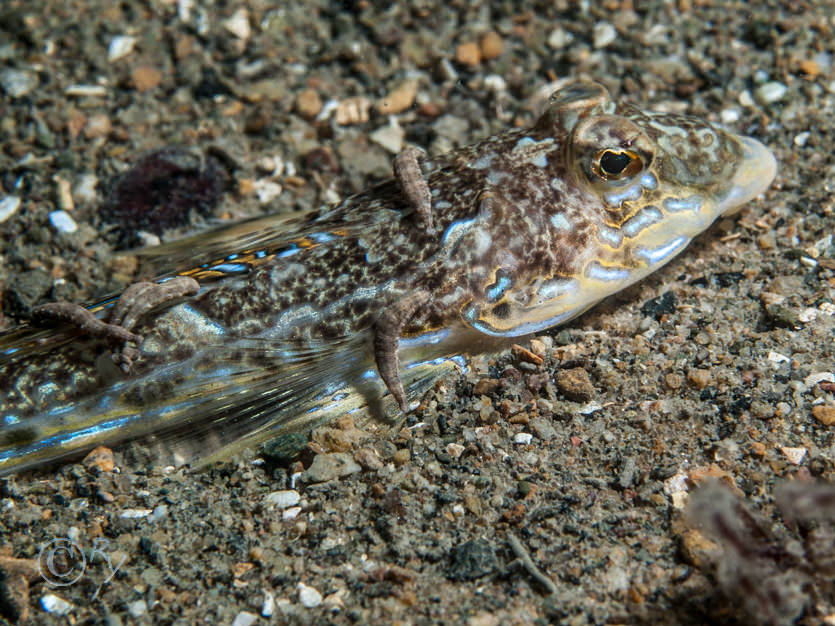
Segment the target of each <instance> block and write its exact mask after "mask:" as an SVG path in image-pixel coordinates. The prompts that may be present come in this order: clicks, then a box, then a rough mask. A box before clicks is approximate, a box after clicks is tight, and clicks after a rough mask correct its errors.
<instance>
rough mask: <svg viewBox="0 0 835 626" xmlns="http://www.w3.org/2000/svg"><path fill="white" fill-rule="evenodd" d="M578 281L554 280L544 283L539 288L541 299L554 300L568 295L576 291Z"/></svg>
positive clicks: (572, 279) (567, 279) (570, 279)
mask: <svg viewBox="0 0 835 626" xmlns="http://www.w3.org/2000/svg"><path fill="white" fill-rule="evenodd" d="M577 287H578V284H577V280H576V279H574V278H554V279H552V280H549V281H546V282H544V283H542V286H541V287H540V288H539V297H540V298H542V299H543V300H554V299H555V298H559V297H560V296H564V295H565V294H567V293H571V292H572V291H576V290H577Z"/></svg>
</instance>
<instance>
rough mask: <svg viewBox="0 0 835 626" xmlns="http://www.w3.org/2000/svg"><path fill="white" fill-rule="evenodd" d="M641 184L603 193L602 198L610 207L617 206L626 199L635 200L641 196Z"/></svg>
mask: <svg viewBox="0 0 835 626" xmlns="http://www.w3.org/2000/svg"><path fill="white" fill-rule="evenodd" d="M641 193H642V191H641V186H640V185H631V186H629V187H626V188H624V189H621V190H620V191H613V192H612V193H607V194H604V195H603V200H604V201H605V202H606V204H608V205H609V206H611V207H619V206H620V205H622V204H623V203H624V202H626V201H627V200H637V199H638V198H640V197H641Z"/></svg>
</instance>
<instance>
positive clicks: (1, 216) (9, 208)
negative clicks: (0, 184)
mask: <svg viewBox="0 0 835 626" xmlns="http://www.w3.org/2000/svg"><path fill="white" fill-rule="evenodd" d="M19 208H20V198H19V197H17V196H4V197H3V199H2V200H0V224H2V223H3V222H5V221H6V220H7V219H9V218H10V217H11V216H12V215H14V214H15V213H16V212H17V210H18V209H19Z"/></svg>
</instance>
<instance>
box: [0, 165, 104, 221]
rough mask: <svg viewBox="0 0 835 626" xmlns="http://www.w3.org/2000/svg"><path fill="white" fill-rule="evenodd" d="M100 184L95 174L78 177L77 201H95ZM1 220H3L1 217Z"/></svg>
mask: <svg viewBox="0 0 835 626" xmlns="http://www.w3.org/2000/svg"><path fill="white" fill-rule="evenodd" d="M98 184H99V179H98V177H97V176H96V175H95V174H82V175H81V176H80V177H79V178H78V182H77V183H76V185H75V189H74V190H73V196H74V197H75V201H76V202H77V203H79V204H84V203H88V202H95V201H96V199H97V197H98V195H97V194H96V186H97V185H98ZM0 221H2V220H1V219H0Z"/></svg>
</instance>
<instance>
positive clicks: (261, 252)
mask: <svg viewBox="0 0 835 626" xmlns="http://www.w3.org/2000/svg"><path fill="white" fill-rule="evenodd" d="M266 256H267V251H266V250H258V252H256V253H255V258H256V259H263V258H264V257H266Z"/></svg>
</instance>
